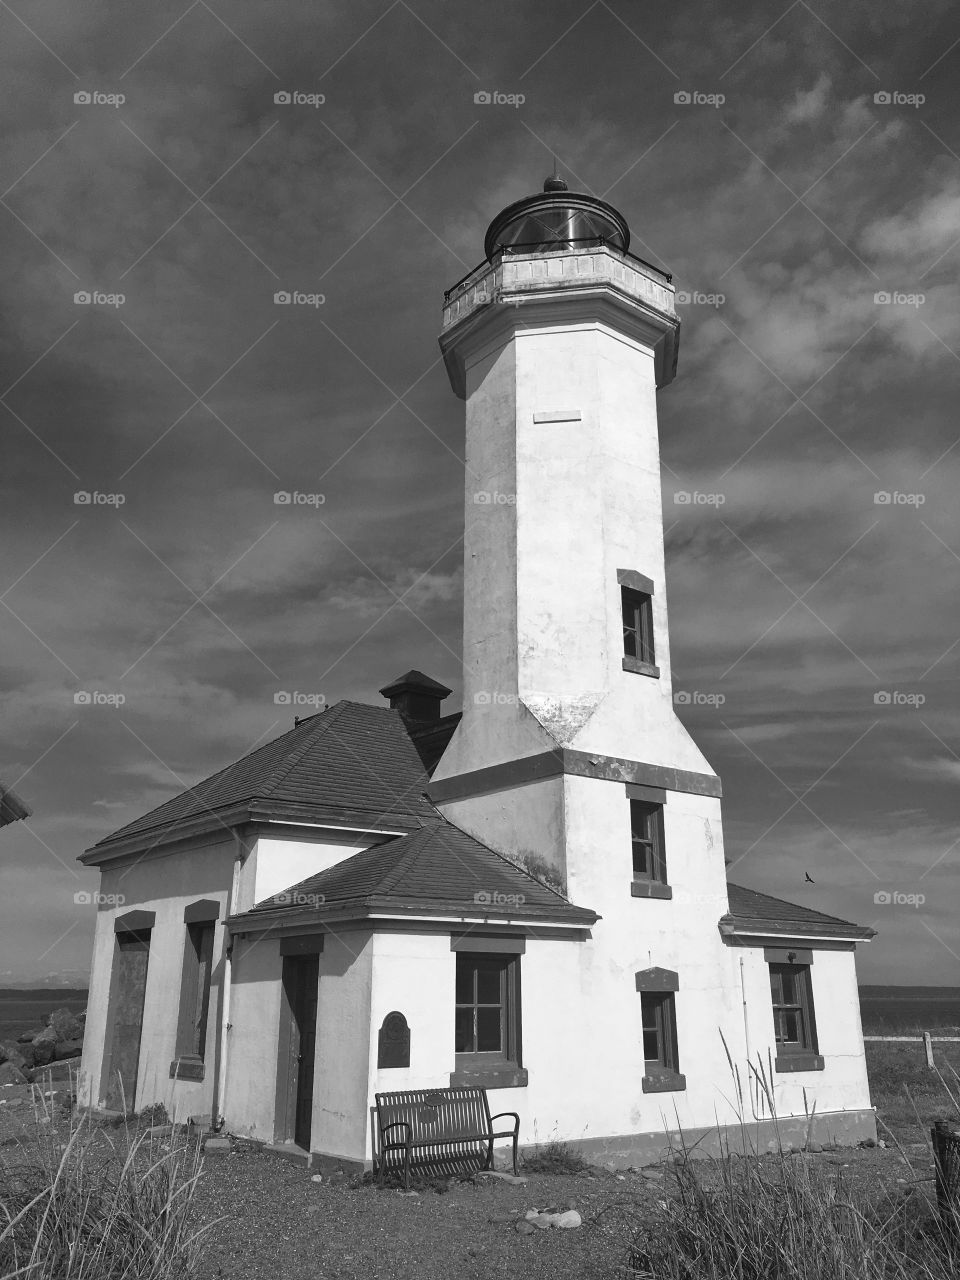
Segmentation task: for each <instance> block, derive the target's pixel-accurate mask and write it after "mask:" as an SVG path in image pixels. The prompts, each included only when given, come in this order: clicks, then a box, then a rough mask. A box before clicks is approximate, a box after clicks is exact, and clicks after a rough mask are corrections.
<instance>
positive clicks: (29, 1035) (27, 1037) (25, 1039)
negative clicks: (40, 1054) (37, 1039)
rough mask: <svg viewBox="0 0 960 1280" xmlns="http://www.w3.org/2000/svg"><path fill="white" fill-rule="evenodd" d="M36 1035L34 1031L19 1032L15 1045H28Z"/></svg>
mask: <svg viewBox="0 0 960 1280" xmlns="http://www.w3.org/2000/svg"><path fill="white" fill-rule="evenodd" d="M36 1034H37V1033H36V1032H35V1031H21V1032H20V1034H19V1035H18V1036H17V1044H30V1043H31V1042H32V1040H33V1037H34V1036H35V1035H36Z"/></svg>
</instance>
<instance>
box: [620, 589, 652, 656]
mask: <svg viewBox="0 0 960 1280" xmlns="http://www.w3.org/2000/svg"><path fill="white" fill-rule="evenodd" d="M620 606H621V611H622V613H623V652H624V656H625V657H627V658H636V659H637V661H638V662H646V663H649V664H650V665H651V666H653V664H654V663H655V662H656V657H655V654H654V644H653V600H652V599H651V597H650V596H649V595H648V594H647V593H646V592H645V591H637V590H635V589H634V588H633V587H623V586H622V587H621V588H620Z"/></svg>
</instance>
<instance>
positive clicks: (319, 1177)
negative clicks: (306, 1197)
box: [310, 1173, 323, 1182]
mask: <svg viewBox="0 0 960 1280" xmlns="http://www.w3.org/2000/svg"><path fill="white" fill-rule="evenodd" d="M310 1181H311V1182H322V1181H323V1174H322V1173H315V1174H314V1175H313V1177H312V1178H311V1179H310Z"/></svg>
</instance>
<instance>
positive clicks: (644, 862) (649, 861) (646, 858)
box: [633, 840, 653, 880]
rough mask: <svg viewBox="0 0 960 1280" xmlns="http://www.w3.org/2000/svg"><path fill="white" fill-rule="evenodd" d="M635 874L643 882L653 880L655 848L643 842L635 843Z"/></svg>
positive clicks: (637, 841) (636, 841)
mask: <svg viewBox="0 0 960 1280" xmlns="http://www.w3.org/2000/svg"><path fill="white" fill-rule="evenodd" d="M633 874H634V875H635V876H637V877H638V878H640V879H643V880H650V879H652V878H653V848H652V846H651V845H650V844H645V843H644V842H643V841H642V840H634V842H633Z"/></svg>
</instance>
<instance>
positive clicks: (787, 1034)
mask: <svg viewBox="0 0 960 1280" xmlns="http://www.w3.org/2000/svg"><path fill="white" fill-rule="evenodd" d="M770 996H771V999H772V1001H773V1030H774V1036H775V1037H776V1042H777V1049H778V1051H779V1052H780V1053H784V1054H787V1055H789V1054H790V1053H797V1052H807V1053H816V1052H817V1032H816V1025H815V1023H814V1017H813V992H812V989H811V986H810V966H809V965H806V964H771V965H770Z"/></svg>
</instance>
